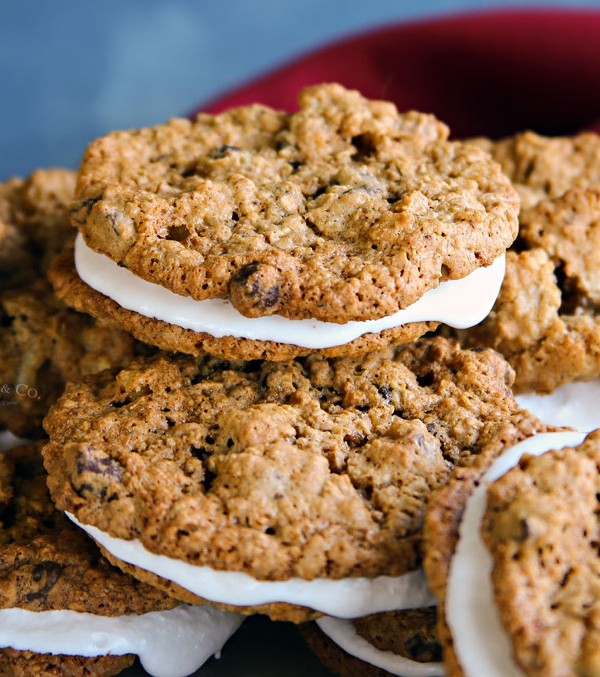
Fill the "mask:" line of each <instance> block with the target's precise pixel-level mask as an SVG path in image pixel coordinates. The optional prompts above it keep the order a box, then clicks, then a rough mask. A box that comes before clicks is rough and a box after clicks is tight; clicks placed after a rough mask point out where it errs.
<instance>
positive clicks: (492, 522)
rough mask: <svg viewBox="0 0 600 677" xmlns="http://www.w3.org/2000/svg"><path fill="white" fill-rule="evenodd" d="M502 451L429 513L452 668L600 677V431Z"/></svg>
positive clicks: (431, 559)
mask: <svg viewBox="0 0 600 677" xmlns="http://www.w3.org/2000/svg"><path fill="white" fill-rule="evenodd" d="M506 441H507V440H505V442H506ZM511 447H512V448H511ZM493 456H494V460H493V462H492V463H491V464H490V463H489V459H486V451H485V450H484V453H483V455H482V457H481V459H480V460H481V461H483V462H479V463H476V464H474V465H473V466H472V467H471V468H466V469H463V470H461V471H457V472H456V473H455V474H454V476H453V477H452V479H451V480H450V482H449V483H448V484H447V486H446V487H444V488H442V489H441V490H440V491H439V492H436V493H434V495H433V497H432V499H431V502H430V506H429V511H428V514H427V517H426V523H425V537H426V556H425V569H426V571H427V573H428V577H429V581H430V584H431V588H432V591H433V592H434V594H436V596H437V597H438V600H439V602H440V607H439V608H440V614H439V627H438V630H439V634H440V638H441V640H442V644H443V646H444V660H445V665H446V674H448V675H462V674H491V672H492V671H494V670H495V671H497V672H498V674H507V673H508V672H509V671H510V670H515V669H517V667H518V669H519V670H520V671H521V672H522V674H525V675H528V676H529V675H539V676H541V675H551V676H554V675H566V674H589V675H592V674H597V673H598V664H599V652H598V634H599V632H600V631H599V629H598V623H597V616H598V609H599V604H600V587H599V586H598V572H599V571H600V569H599V567H600V559H599V557H598V496H599V489H600V484H599V480H598V478H599V477H600V473H599V470H600V434H599V433H598V432H595V433H592V434H590V435H588V436H587V438H586V437H585V434H584V433H574V432H554V433H550V434H548V433H546V434H543V435H536V436H534V437H530V438H529V439H527V440H525V441H524V442H521V443H520V444H517V445H516V446H513V444H512V443H510V444H506V443H505V444H504V445H503V448H502V449H496V450H494V454H493ZM480 630H483V632H480ZM465 638H468V640H467V639H465ZM473 646H477V648H478V650H477V651H474V650H473ZM492 666H493V668H492Z"/></svg>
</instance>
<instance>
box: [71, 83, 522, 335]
mask: <svg viewBox="0 0 600 677" xmlns="http://www.w3.org/2000/svg"><path fill="white" fill-rule="evenodd" d="M299 104H300V110H299V111H298V112H297V113H294V114H286V113H282V112H279V111H275V110H272V109H270V108H266V107H263V106H258V105H255V106H250V107H247V108H239V109H234V110H231V111H229V112H226V113H223V114H221V115H218V116H210V115H206V114H201V115H199V116H198V117H197V118H196V119H195V120H194V121H191V122H190V121H188V120H171V121H170V122H169V123H167V124H165V125H161V126H158V127H154V128H149V129H141V130H135V131H128V132H114V133H112V134H109V135H108V136H105V137H103V138H100V139H98V140H96V141H94V142H93V143H92V144H91V145H90V146H89V148H88V150H87V152H86V154H85V157H84V160H83V163H82V166H81V168H80V173H79V178H78V185H77V191H76V197H77V199H78V202H77V203H76V204H75V206H74V208H73V212H72V219H73V222H74V224H75V225H77V226H78V228H79V229H80V230H81V231H82V233H83V234H84V236H85V239H86V242H87V243H88V244H89V245H90V246H91V247H92V248H93V249H95V250H97V251H99V252H101V253H103V254H106V255H107V256H109V257H111V258H113V259H114V260H115V261H117V262H118V263H119V264H121V265H124V266H126V267H127V268H129V269H130V270H131V271H133V272H134V273H135V274H136V275H138V276H140V277H142V278H144V279H147V280H150V281H153V282H157V283H159V284H162V285H163V286H165V287H168V288H169V289H171V290H172V291H174V292H177V293H179V294H183V295H186V296H191V297H193V298H195V299H204V298H228V299H229V300H230V301H231V302H232V303H233V305H234V306H235V307H236V308H237V309H238V310H239V311H240V312H241V313H243V314H244V315H247V316H249V317H255V316H262V315H270V314H273V313H277V314H280V315H283V316H285V317H289V318H293V319H302V318H314V319H319V320H325V321H333V322H347V321H349V320H366V319H373V318H379V317H383V316H385V315H390V314H392V313H394V312H396V311H398V310H399V309H401V308H403V307H406V306H407V305H410V304H411V303H413V302H414V301H415V300H417V299H418V298H420V297H421V296H422V295H423V293H424V292H425V291H427V290H428V289H431V288H434V287H436V286H437V285H438V284H439V283H440V282H442V281H444V280H448V279H456V278H460V277H464V276H465V275H467V274H468V273H470V272H472V271H473V270H475V269H476V268H477V267H479V266H481V265H489V264H491V262H492V261H493V260H494V259H495V258H496V257H497V256H498V255H500V254H502V253H503V252H504V250H505V249H506V248H507V247H508V246H509V245H510V243H511V242H512V241H513V239H514V237H515V235H516V229H517V220H516V217H517V211H518V199H517V196H516V194H515V192H514V189H513V188H512V187H511V186H510V184H509V182H508V181H507V180H506V178H505V177H504V176H503V175H502V173H501V171H500V168H499V167H498V165H497V164H495V163H494V162H492V161H491V160H490V157H489V155H487V154H486V153H485V152H483V151H482V150H481V149H479V148H477V147H476V146H475V145H473V144H460V143H452V142H449V141H448V140H447V134H448V130H447V128H446V127H445V126H444V125H443V124H442V123H440V122H439V121H437V120H436V119H435V118H433V117H432V116H429V115H424V114H420V113H406V114H399V113H398V111H397V110H396V108H395V107H394V106H393V104H391V103H386V102H382V101H369V100H367V99H365V98H363V97H362V96H361V95H360V94H359V93H358V92H356V91H349V90H346V89H344V88H343V87H341V86H340V85H320V86H317V87H312V88H308V89H306V90H304V91H302V92H301V93H300V97H299Z"/></svg>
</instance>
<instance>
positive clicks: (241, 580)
mask: <svg viewBox="0 0 600 677" xmlns="http://www.w3.org/2000/svg"><path fill="white" fill-rule="evenodd" d="M66 514H67V516H68V517H69V518H70V519H72V520H73V522H74V523H75V524H77V525H78V526H79V527H81V528H82V529H84V530H85V531H86V532H87V533H88V534H89V535H90V536H91V537H92V538H93V539H94V540H95V541H96V542H97V543H99V544H100V545H101V546H102V547H103V548H105V549H106V550H108V552H110V553H111V554H112V555H114V556H115V557H116V558H118V559H120V560H122V561H124V562H127V563H128V564H133V565H134V566H136V567H139V568H140V569H144V570H146V571H150V572H151V573H153V574H156V575H157V576H160V577H161V578H166V579H167V580H169V581H172V582H173V583H177V585H180V586H181V587H182V588H185V589H186V590H189V591H190V592H192V593H194V594H195V595H198V596H199V597H202V598H203V599H207V600H210V601H211V602H220V603H222V604H232V605H234V606H255V605H259V604H270V603H272V602H286V603H288V604H297V605H299V606H304V607H308V608H310V609H315V610H316V611H320V612H322V613H324V614H327V615H328V616H337V617H339V618H358V617H359V616H367V615H368V614H372V613H376V612H377V611H391V610H393V609H415V608H419V607H425V606H431V605H432V604H434V600H433V597H432V595H431V593H430V592H429V589H428V587H427V583H426V581H425V576H424V574H423V572H422V570H420V569H419V570H417V571H411V572H409V573H407V574H404V575H402V576H395V577H393V576H377V577H376V578H342V579H339V580H331V579H327V578H317V579H314V580H311V581H306V580H304V579H301V578H290V579H288V580H286V581H260V580H257V579H256V578H253V577H252V576H249V575H248V574H246V573H243V572H239V571H217V570H215V569H211V568H210V567H207V566H197V565H195V564H189V563H188V562H183V561H182V560H178V559H173V558H172V557H167V556H166V555H155V554H154V553H152V552H150V551H149V550H146V548H145V547H144V546H143V545H142V543H141V542H140V541H138V540H131V541H126V540H124V539H122V538H115V537H113V536H109V535H108V534H107V533H106V532H104V531H101V530H100V529H98V528H97V527H94V526H92V525H90V524H82V523H81V522H79V521H78V520H77V519H76V518H75V517H74V515H71V514H70V513H68V512H67V513H66ZM399 604H400V606H398V605H399Z"/></svg>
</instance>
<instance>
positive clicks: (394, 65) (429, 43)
mask: <svg viewBox="0 0 600 677" xmlns="http://www.w3.org/2000/svg"><path fill="white" fill-rule="evenodd" d="M327 81H329V82H332V81H336V82H341V83H342V84H344V85H346V86H347V87H354V88H356V89H359V90H360V91H361V92H363V94H365V96H368V97H370V98H382V99H388V100H391V101H394V102H395V103H396V104H397V105H398V107H399V108H400V110H408V109H417V110H421V111H427V112H432V113H435V114H436V115H437V116H438V117H440V118H441V119H442V120H444V121H445V122H447V123H448V124H449V125H450V128H451V129H452V131H453V134H454V135H455V136H458V137H461V136H470V135H477V134H486V135H488V136H492V137H500V136H505V135H508V134H511V133H513V132H516V131H519V130H523V129H527V128H529V129H534V130H536V131H538V132H540V133H543V134H569V133H574V132H576V131H578V130H581V129H585V128H591V127H593V126H596V129H597V130H598V131H600V11H597V10H573V11H569V10H564V9H557V10H547V9H546V10H534V9H530V10H519V11H512V10H511V11H491V12H485V13H476V14H468V15H459V16H453V17H449V18H443V19H435V20H427V21H422V22H418V23H409V24H400V25H394V26H391V27H388V28H384V29H380V30H376V31H371V32H369V33H366V34H362V35H358V36H354V37H351V38H347V39H345V40H342V41H341V42H337V43H334V44H333V45H329V46H326V47H323V48H321V49H319V50H317V51H315V52H311V53H310V54H308V55H307V56H304V57H301V58H300V59H298V60H296V61H293V62H292V63H289V64H287V65H285V66H283V67H281V68H278V69H277V70H275V71H272V72H271V73H270V74H268V75H266V76H264V77H262V78H260V79H258V80H255V81H254V82H251V83H250V84H247V85H245V86H243V87H240V88H239V89H236V90H234V91H232V92H230V93H228V94H226V95H224V96H223V97H221V98H219V99H218V100H215V101H213V102H211V103H209V104H207V105H205V106H203V110H207V111H210V112H218V111H222V110H223V109H225V108H230V107H232V106H241V105H246V104H249V103H254V102H259V103H264V104H268V105H270V106H273V107H276V108H281V109H284V110H294V109H295V108H296V95H297V92H298V90H299V89H300V88H301V87H304V86H306V85H310V84H315V83H318V82H327Z"/></svg>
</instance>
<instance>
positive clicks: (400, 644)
mask: <svg viewBox="0 0 600 677" xmlns="http://www.w3.org/2000/svg"><path fill="white" fill-rule="evenodd" d="M351 622H352V623H353V625H354V627H355V629H356V632H357V634H358V635H359V636H360V637H362V638H363V639H365V640H366V641H367V642H369V644H371V645H372V646H374V647H375V648H376V649H379V650H380V651H388V652H391V653H394V654H396V655H399V656H403V657H405V658H408V659H410V660H412V661H416V662H420V663H431V662H438V661H440V660H441V647H440V645H439V643H438V641H437V635H436V630H435V609H434V608H425V609H406V610H403V611H388V612H385V613H380V614H372V615H371V616H365V617H363V618H357V619H356V620H354V621H351ZM299 630H300V633H301V634H302V637H303V638H304V640H305V641H306V643H307V644H308V646H309V647H310V649H311V650H312V651H313V652H314V653H315V654H316V655H317V657H318V658H319V659H320V660H321V661H322V662H323V664H324V665H326V666H327V667H328V668H329V669H330V670H332V671H333V672H334V673H335V674H336V675H340V676H341V677H390V675H391V673H389V672H388V671H387V670H384V669H383V668H380V667H377V666H375V665H372V664H371V663H367V662H365V661H363V660H361V659H360V658H357V657H355V656H351V655H350V654H348V653H346V652H345V651H344V650H343V649H342V648H340V647H339V646H338V645H337V644H336V643H335V642H334V641H333V640H332V639H331V638H330V637H328V636H327V635H326V634H325V633H324V632H323V631H322V630H321V629H320V628H319V627H318V626H317V625H316V624H314V623H309V624H308V623H307V624H303V625H301V626H300V627H299Z"/></svg>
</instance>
